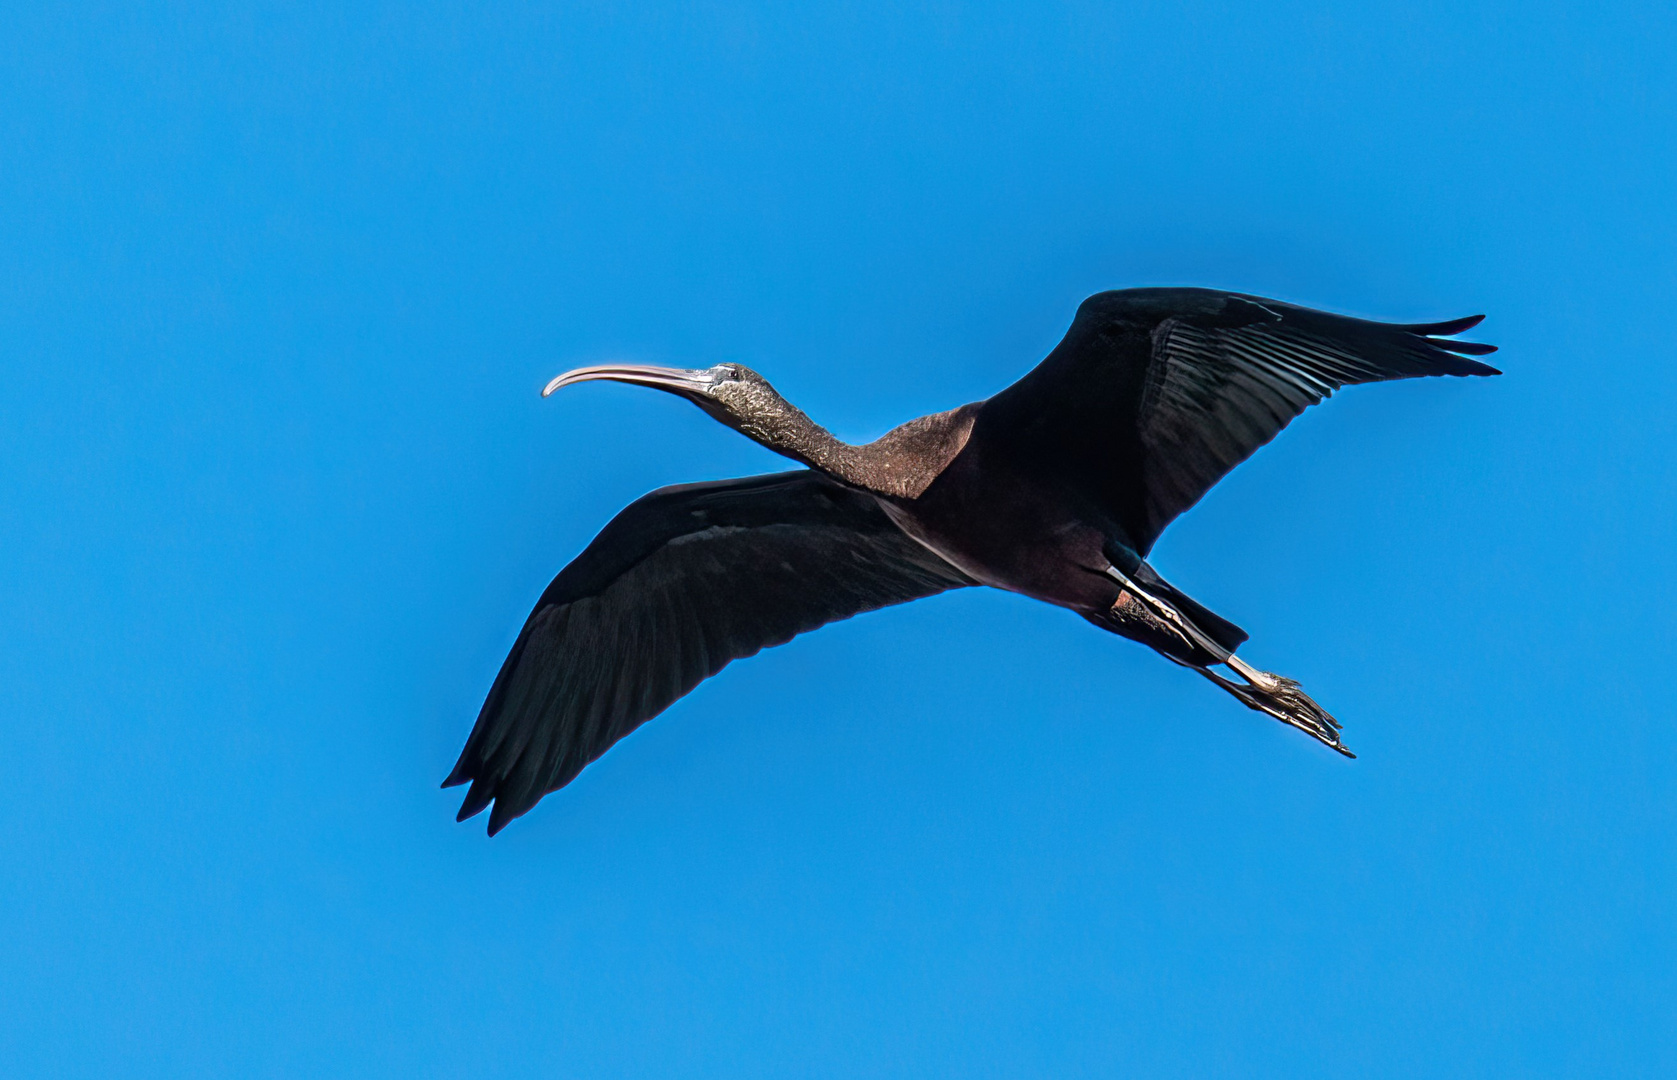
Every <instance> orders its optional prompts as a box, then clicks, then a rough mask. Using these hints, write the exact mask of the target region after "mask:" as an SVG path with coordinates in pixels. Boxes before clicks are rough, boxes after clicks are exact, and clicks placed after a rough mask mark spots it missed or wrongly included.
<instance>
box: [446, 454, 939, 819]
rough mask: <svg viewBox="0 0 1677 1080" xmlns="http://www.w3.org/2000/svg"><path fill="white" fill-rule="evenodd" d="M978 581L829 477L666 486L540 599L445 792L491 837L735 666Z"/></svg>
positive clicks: (625, 515) (804, 474) (617, 521)
mask: <svg viewBox="0 0 1677 1080" xmlns="http://www.w3.org/2000/svg"><path fill="white" fill-rule="evenodd" d="M968 584H971V582H970V581H968V580H967V578H966V577H965V576H964V575H962V574H961V573H960V572H959V571H958V570H956V569H954V568H953V567H951V566H949V565H948V564H947V563H945V562H944V561H943V560H941V559H940V558H938V557H937V556H936V555H934V554H933V553H932V552H930V551H928V550H927V549H926V548H924V547H921V546H920V545H919V544H917V543H915V542H914V541H913V540H910V539H909V538H908V537H907V536H905V535H904V534H903V533H902V532H901V531H900V530H899V529H898V528H897V527H896V526H895V525H894V524H892V523H891V521H890V519H889V518H888V517H886V515H885V513H884V511H882V510H881V509H880V508H879V504H878V503H877V501H876V500H875V499H874V497H873V496H872V495H869V494H867V493H865V492H859V491H856V490H854V489H852V488H848V487H846V486H845V485H843V484H840V483H838V482H836V481H834V480H831V479H829V478H827V477H825V476H823V475H821V474H820V473H816V472H809V471H798V472H790V473H778V474H774V475H770V476H756V477H749V478H746V479H742V480H726V481H721V482H719V483H708V484H689V485H683V486H680V487H670V488H664V489H662V490H659V491H655V492H653V493H652V494H650V495H647V496H646V497H644V498H642V499H640V500H638V501H636V502H634V503H632V504H630V505H629V506H628V507H627V508H625V509H624V510H623V512H622V513H620V514H618V515H617V517H615V518H613V519H612V521H611V523H610V524H608V525H607V526H606V527H605V529H603V530H602V531H601V532H600V535H599V536H597V537H596V538H595V539H594V541H593V542H592V543H591V544H589V545H588V547H587V549H586V550H584V551H583V553H582V554H581V555H579V556H577V558H576V559H575V561H573V562H572V563H571V564H570V565H569V566H567V567H565V569H564V570H562V571H560V573H559V575H558V576H557V577H556V578H554V579H553V583H552V584H551V585H549V586H548V588H547V590H546V591H545V592H544V593H543V594H542V597H541V599H540V600H538V601H537V603H536V607H535V610H534V611H532V612H531V614H530V617H529V619H528V620H527V621H526V622H525V624H524V629H523V630H522V631H521V632H520V634H519V635H518V640H517V642H516V643H515V644H514V645H513V647H512V651H511V653H510V654H509V655H508V656H507V659H506V662H505V663H504V664H502V666H501V671H500V674H499V675H497V676H496V678H495V682H494V685H493V686H491V688H490V690H489V696H488V698H487V699H486V700H485V701H484V703H483V709H482V710H481V711H480V712H479V714H478V720H477V724H476V726H475V727H474V728H473V729H472V734H471V736H470V738H468V739H467V741H466V747H465V749H464V750H463V751H462V752H461V755H460V760H459V762H458V763H457V764H456V765H455V766H454V771H453V772H451V773H450V774H449V776H448V779H447V780H445V781H443V786H444V787H448V786H451V785H454V784H463V783H466V782H468V781H470V782H471V785H472V786H471V788H470V789H468V791H467V792H466V798H465V801H464V802H463V803H462V804H461V807H460V813H459V820H462V821H463V820H465V819H466V818H468V817H471V816H472V815H473V814H476V813H478V812H479V811H481V810H483V809H484V807H486V806H489V805H490V803H491V802H493V803H494V809H493V810H492V811H491V813H490V817H489V832H490V835H494V834H495V833H497V832H499V831H500V830H501V829H502V828H503V827H505V825H506V824H507V822H509V821H511V820H512V819H513V818H516V817H518V816H519V815H521V814H523V813H525V812H526V811H528V810H529V809H530V808H531V807H533V806H534V805H535V804H536V802H537V801H538V800H539V799H540V798H541V797H542V796H543V795H545V794H547V793H549V792H551V791H555V790H557V789H559V788H561V787H564V786H565V785H566V784H568V783H570V781H571V780H572V779H574V778H575V777H576V775H577V774H578V773H579V772H581V771H582V768H583V766H585V765H587V764H588V763H589V762H591V761H593V760H594V759H595V758H597V757H599V756H600V755H601V754H603V753H605V751H606V750H607V749H608V748H609V747H610V746H611V745H612V744H613V743H615V742H616V741H617V740H619V739H621V738H622V737H623V736H625V735H627V734H628V733H629V732H631V731H633V730H634V729H635V728H637V727H639V726H640V725H641V724H643V723H645V722H646V721H647V720H650V719H651V718H652V717H654V716H656V715H658V714H659V713H660V712H662V711H663V710H664V709H666V708H668V707H669V706H670V704H672V703H673V702H675V701H676V700H677V699H679V698H680V697H682V696H683V695H684V694H686V693H687V692H688V691H690V690H692V689H693V688H694V687H695V686H697V685H698V684H699V683H700V682H701V681H703V680H704V679H706V678H709V677H710V676H712V675H714V674H716V673H717V672H718V671H721V670H722V668H723V667H724V666H725V665H727V664H728V663H729V662H730V661H733V660H738V659H741V658H743V657H747V656H750V655H752V654H753V653H756V652H758V651H759V650H761V649H765V648H768V647H770V646H773V645H779V644H782V643H784V642H786V641H790V640H791V639H792V638H793V637H794V636H796V635H797V634H801V633H804V632H806V631H809V630H813V629H815V628H816V627H819V626H822V625H825V624H826V623H830V622H834V621H837V620H839V619H846V618H849V617H850V616H852V615H857V614H860V613H862V612H864V611H872V610H874V609H875V608H881V607H886V606H888V605H891V604H901V603H904V602H906V601H909V600H914V599H918V598H920V597H923V596H930V595H932V594H934V593H938V592H942V591H944V590H945V589H950V588H955V587H957V586H962V585H968Z"/></svg>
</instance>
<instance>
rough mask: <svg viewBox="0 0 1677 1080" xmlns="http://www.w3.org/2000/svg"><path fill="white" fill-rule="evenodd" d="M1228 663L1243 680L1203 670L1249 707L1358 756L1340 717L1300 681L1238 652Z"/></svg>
mask: <svg viewBox="0 0 1677 1080" xmlns="http://www.w3.org/2000/svg"><path fill="white" fill-rule="evenodd" d="M1224 664H1225V665H1226V666H1227V667H1228V668H1229V670H1230V671H1233V672H1234V673H1235V674H1236V675H1239V676H1240V678H1241V680H1242V681H1241V682H1235V681H1234V680H1232V679H1225V678H1224V677H1223V676H1221V675H1219V674H1217V673H1216V672H1214V671H1211V670H1210V669H1208V668H1200V669H1199V670H1200V673H1201V674H1203V675H1204V676H1205V677H1206V678H1208V679H1210V680H1211V681H1212V682H1214V683H1216V684H1217V685H1218V686H1221V687H1222V688H1223V689H1224V690H1227V691H1228V692H1229V693H1231V694H1233V695H1234V696H1235V697H1236V698H1239V699H1240V701H1241V702H1242V703H1243V704H1245V706H1246V707H1247V708H1249V709H1255V710H1257V711H1258V712H1261V713H1264V714H1266V715H1268V716H1273V717H1275V719H1277V720H1279V721H1281V722H1282V723H1283V724H1286V725H1287V726H1289V727H1295V728H1298V729H1299V730H1300V731H1302V732H1304V733H1305V734H1306V735H1309V736H1310V737H1311V738H1313V739H1316V740H1318V741H1320V742H1321V743H1323V744H1324V745H1326V746H1328V747H1330V748H1332V749H1334V750H1337V751H1339V752H1340V753H1341V754H1344V755H1345V756H1346V757H1349V758H1354V757H1356V756H1357V755H1355V754H1353V753H1352V752H1351V751H1350V750H1348V749H1347V748H1346V746H1345V744H1344V743H1342V742H1340V741H1339V721H1338V720H1335V719H1334V718H1333V714H1332V713H1330V712H1328V710H1326V709H1324V708H1322V706H1320V705H1318V704H1317V703H1316V699H1315V698H1313V697H1311V696H1310V695H1309V694H1307V693H1305V692H1304V690H1303V688H1301V687H1300V686H1299V684H1298V683H1297V682H1295V681H1293V680H1292V679H1289V678H1287V677H1286V676H1285V675H1276V674H1274V673H1272V672H1268V671H1259V670H1258V669H1257V668H1255V667H1253V666H1251V665H1250V664H1248V663H1246V662H1245V661H1243V660H1241V659H1239V658H1238V657H1234V656H1231V657H1229V658H1228V659H1227V660H1225V661H1224Z"/></svg>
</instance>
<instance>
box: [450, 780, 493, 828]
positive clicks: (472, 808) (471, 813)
mask: <svg viewBox="0 0 1677 1080" xmlns="http://www.w3.org/2000/svg"><path fill="white" fill-rule="evenodd" d="M494 797H495V795H494V792H493V791H492V790H491V788H490V785H488V784H486V783H484V782H483V780H482V779H477V780H473V781H472V786H471V787H470V788H468V789H467V790H466V798H465V799H464V800H463V801H462V802H461V803H460V812H459V813H458V814H455V815H454V820H455V821H465V820H466V819H467V818H469V817H476V816H477V815H478V814H481V813H483V808H484V807H486V806H488V805H489V802H490V800H491V799H493V798H494Z"/></svg>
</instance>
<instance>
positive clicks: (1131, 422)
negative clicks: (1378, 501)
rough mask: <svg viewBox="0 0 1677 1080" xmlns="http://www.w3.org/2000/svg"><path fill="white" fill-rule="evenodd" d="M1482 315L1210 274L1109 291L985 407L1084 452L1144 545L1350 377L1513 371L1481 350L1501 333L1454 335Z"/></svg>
mask: <svg viewBox="0 0 1677 1080" xmlns="http://www.w3.org/2000/svg"><path fill="white" fill-rule="evenodd" d="M1483 317H1484V316H1480V315H1475V316H1470V317H1468V318H1465V319H1454V320H1451V321H1449V322H1439V323H1419V324H1411V325H1405V324H1397V323H1380V322H1370V321H1368V320H1365V319H1353V318H1349V317H1347V316H1343V315H1333V314H1329V313H1328V312H1324V311H1315V310H1312V309H1310V308H1303V307H1297V306H1295V305H1293V304H1286V303H1282V302H1281V301H1278V300H1266V299H1264V298H1262V297H1257V296H1244V295H1239V294H1235V293H1223V292H1216V291H1213V290H1209V289H1127V290H1123V291H1119V292H1108V293H1100V294H1097V295H1095V296H1092V297H1090V298H1089V299H1088V300H1086V301H1084V303H1083V305H1082V306H1081V307H1080V308H1079V309H1078V312H1077V318H1076V319H1075V320H1073V322H1072V326H1071V329H1070V330H1068V331H1067V333H1066V337H1065V339H1064V340H1063V341H1062V342H1061V343H1060V344H1059V346H1057V347H1056V348H1055V350H1054V351H1053V352H1052V353H1051V354H1049V356H1048V358H1047V359H1045V360H1044V361H1043V362H1042V363H1041V364H1039V365H1038V366H1037V368H1036V369H1035V370H1033V371H1032V372H1030V374H1028V375H1026V376H1025V378H1023V379H1021V380H1020V381H1019V382H1017V383H1015V384H1014V385H1013V386H1011V387H1009V388H1008V389H1007V390H1004V391H1003V392H1002V393H1000V394H998V395H996V397H994V398H992V399H991V400H990V402H989V403H987V405H986V408H985V412H986V413H990V414H992V416H991V418H992V419H993V420H994V421H995V422H997V424H998V426H1003V427H1006V428H1009V429H1011V430H1012V431H1014V432H1016V433H1018V434H1017V435H1016V436H1015V437H1016V438H1019V439H1022V440H1024V442H1025V443H1026V444H1027V445H1028V446H1029V448H1030V449H1032V450H1034V451H1036V452H1037V453H1039V454H1045V455H1047V456H1048V457H1050V458H1051V459H1053V460H1054V464H1056V465H1058V466H1060V468H1061V469H1062V470H1065V469H1066V468H1067V467H1068V466H1069V467H1070V472H1071V473H1072V474H1073V476H1074V478H1075V480H1074V482H1076V481H1081V482H1082V484H1083V487H1084V488H1085V490H1086V491H1087V492H1088V493H1089V494H1090V495H1092V496H1094V498H1095V500H1096V501H1097V502H1098V503H1099V504H1100V505H1102V506H1104V507H1105V508H1106V510H1107V512H1108V513H1110V514H1111V515H1112V516H1113V517H1114V519H1115V521H1116V522H1117V523H1118V524H1119V525H1120V526H1121V527H1122V528H1123V530H1124V531H1125V532H1126V533H1127V534H1128V535H1129V538H1130V540H1131V542H1132V544H1133V546H1134V547H1135V549H1136V551H1137V552H1138V553H1140V554H1143V555H1145V554H1146V553H1147V551H1148V550H1149V549H1150V548H1151V547H1152V546H1153V543H1154V541H1156V540H1157V539H1158V537H1159V533H1160V532H1162V531H1163V530H1164V528H1165V526H1166V525H1168V524H1170V522H1171V521H1172V520H1174V519H1175V518H1176V517H1177V516H1178V515H1179V514H1181V513H1182V512H1183V511H1185V510H1187V509H1188V508H1189V507H1191V506H1193V505H1194V503H1196V502H1198V501H1199V500H1200V497H1201V496H1203V495H1204V494H1205V493H1206V492H1207V491H1209V490H1210V489H1211V487H1212V486H1213V485H1214V484H1216V483H1217V481H1218V480H1221V479H1222V478H1223V477H1224V476H1225V475H1227V474H1228V472H1229V470H1231V469H1233V468H1234V467H1235V466H1236V465H1238V464H1240V463H1241V462H1242V461H1245V460H1246V459H1247V458H1248V457H1250V456H1251V455H1252V453H1253V451H1255V450H1257V449H1258V447H1260V446H1262V445H1264V444H1265V443H1267V442H1269V441H1270V440H1271V439H1273V438H1274V437H1275V436H1276V434H1277V433H1279V432H1280V431H1281V429H1282V428H1284V427H1286V426H1287V424H1288V423H1289V422H1290V421H1291V420H1292V419H1293V418H1294V417H1295V416H1297V415H1299V414H1300V413H1301V412H1303V411H1304V410H1305V409H1307V408H1309V407H1310V406H1311V405H1314V404H1316V403H1317V402H1319V401H1321V400H1322V399H1323V398H1326V397H1328V396H1329V395H1331V394H1332V393H1333V392H1334V391H1335V390H1337V389H1339V388H1340V387H1342V386H1347V385H1350V384H1353V383H1369V382H1383V381H1386V380H1389V379H1409V378H1415V377H1417V376H1422V375H1498V374H1501V373H1500V372H1499V371H1497V369H1496V368H1493V367H1490V366H1488V365H1486V364H1482V363H1480V362H1478V361H1477V360H1472V359H1469V357H1470V356H1482V355H1485V354H1487V353H1491V352H1495V351H1496V348H1495V346H1492V345H1481V344H1479V343H1477V342H1471V341H1454V340H1450V336H1451V335H1454V334H1459V333H1461V332H1462V331H1464V330H1467V329H1469V328H1470V327H1473V326H1475V325H1477V324H1478V323H1479V321H1480V320H1481V319H1482V318H1483ZM985 420H986V417H985V416H984V415H983V414H981V415H980V419H979V423H980V424H981V425H982V424H984V422H985Z"/></svg>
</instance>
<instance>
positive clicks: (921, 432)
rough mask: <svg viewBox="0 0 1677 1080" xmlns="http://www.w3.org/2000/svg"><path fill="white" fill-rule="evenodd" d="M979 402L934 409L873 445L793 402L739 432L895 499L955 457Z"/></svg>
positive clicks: (917, 488)
mask: <svg viewBox="0 0 1677 1080" xmlns="http://www.w3.org/2000/svg"><path fill="white" fill-rule="evenodd" d="M977 414H978V406H977V405H963V406H962V407H961V408H959V409H952V410H950V411H949V412H942V413H933V414H932V415H930V416H922V417H920V418H919V419H918V420H910V421H909V422H908V423H906V424H903V425H902V426H901V427H897V428H893V429H892V430H890V431H888V432H886V433H885V434H884V435H882V436H880V437H879V438H878V439H875V440H874V441H873V442H871V443H865V444H863V445H860V446H858V445H855V444H853V443H847V442H842V441H840V440H839V439H836V438H834V437H833V435H832V433H831V432H829V431H828V430H827V429H826V428H823V427H822V426H821V425H819V424H817V423H816V422H815V421H813V420H811V419H810V418H809V417H808V416H805V415H804V414H803V412H802V411H801V410H799V409H797V408H795V407H794V406H792V405H790V404H787V405H786V406H785V409H784V410H776V411H775V412H774V413H770V414H767V415H765V414H761V413H760V414H758V415H757V416H754V417H753V418H752V419H751V420H749V421H746V422H744V423H742V424H740V427H739V430H740V432H741V433H742V434H744V435H747V436H749V437H750V438H752V439H755V440H756V441H757V442H759V443H761V444H762V445H764V446H766V447H768V448H769V449H770V450H773V451H774V452H775V453H777V454H782V455H784V456H786V457H789V458H791V459H793V460H794V461H801V462H803V463H804V464H805V465H808V466H810V467H811V468H813V469H819V470H820V471H822V472H824V473H827V474H828V475H829V476H833V477H836V478H837V479H839V480H843V481H844V482H845V483H847V484H850V485H852V486H853V487H859V488H864V489H866V490H868V491H872V492H875V493H877V494H880V495H890V496H894V497H896V498H903V499H914V498H918V497H919V496H920V494H921V493H922V492H924V491H925V490H926V488H928V487H929V486H931V483H932V481H933V480H936V479H937V478H938V474H940V473H941V472H943V470H944V468H945V467H946V466H948V464H949V463H950V462H951V461H953V460H954V459H955V455H957V454H959V453H960V452H961V449H962V448H963V447H964V446H966V443H967V438H968V436H969V435H971V434H972V424H973V419H974V417H976V416H977Z"/></svg>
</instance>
